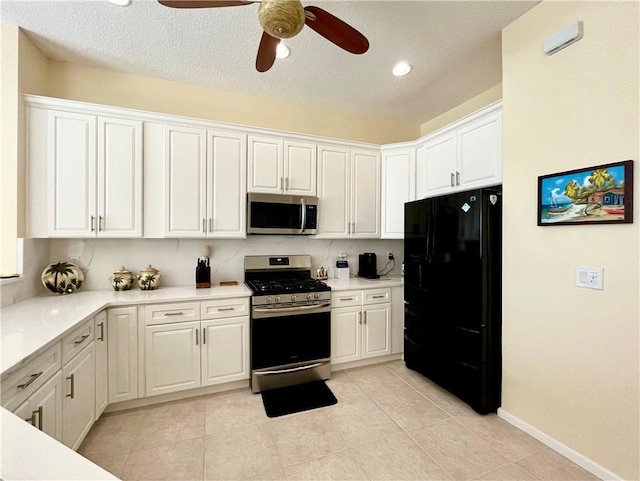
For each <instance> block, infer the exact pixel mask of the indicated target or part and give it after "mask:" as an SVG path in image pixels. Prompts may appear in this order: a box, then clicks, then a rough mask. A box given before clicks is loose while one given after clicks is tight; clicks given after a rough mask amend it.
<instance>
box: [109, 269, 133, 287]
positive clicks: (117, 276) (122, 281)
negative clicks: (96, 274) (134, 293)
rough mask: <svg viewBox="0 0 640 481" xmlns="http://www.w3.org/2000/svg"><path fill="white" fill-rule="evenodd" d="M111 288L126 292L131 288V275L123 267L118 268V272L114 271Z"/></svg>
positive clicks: (110, 278)
mask: <svg viewBox="0 0 640 481" xmlns="http://www.w3.org/2000/svg"><path fill="white" fill-rule="evenodd" d="M109 280H110V281H111V286H113V289H114V290H116V291H128V290H129V289H131V286H133V273H132V272H131V271H130V270H129V269H127V268H126V267H125V266H122V267H120V270H118V271H115V272H114V273H113V275H112V276H111V277H109Z"/></svg>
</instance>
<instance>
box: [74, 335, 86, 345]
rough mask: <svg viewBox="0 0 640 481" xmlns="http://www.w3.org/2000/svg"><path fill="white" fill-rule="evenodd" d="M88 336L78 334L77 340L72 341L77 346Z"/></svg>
mask: <svg viewBox="0 0 640 481" xmlns="http://www.w3.org/2000/svg"><path fill="white" fill-rule="evenodd" d="M88 337H89V334H85V335H84V336H80V339H78V340H77V341H73V343H74V344H75V345H76V346H77V345H78V344H82V343H83V342H84V341H86V340H87V338H88Z"/></svg>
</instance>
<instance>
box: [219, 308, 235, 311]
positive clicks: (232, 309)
mask: <svg viewBox="0 0 640 481" xmlns="http://www.w3.org/2000/svg"><path fill="white" fill-rule="evenodd" d="M235 310H236V308H235V307H218V311H235Z"/></svg>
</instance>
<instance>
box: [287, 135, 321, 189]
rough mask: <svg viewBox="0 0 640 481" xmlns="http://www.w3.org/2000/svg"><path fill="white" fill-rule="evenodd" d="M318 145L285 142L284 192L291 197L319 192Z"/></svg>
mask: <svg viewBox="0 0 640 481" xmlns="http://www.w3.org/2000/svg"><path fill="white" fill-rule="evenodd" d="M317 170H318V169H317V161H316V144H312V143H308V142H297V141H296V142H294V141H291V140H285V141H284V173H283V175H284V191H285V193H286V194H291V195H312V196H315V195H316V192H317V185H316V175H317Z"/></svg>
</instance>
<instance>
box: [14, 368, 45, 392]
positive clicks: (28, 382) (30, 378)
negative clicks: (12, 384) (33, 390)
mask: <svg viewBox="0 0 640 481" xmlns="http://www.w3.org/2000/svg"><path fill="white" fill-rule="evenodd" d="M42 374H44V371H40V372H37V373H35V374H31V376H29V379H28V380H27V382H23V383H22V384H18V389H25V388H27V387H29V384H31V383H32V382H33V381H35V380H36V379H38V378H39V377H40V376H42Z"/></svg>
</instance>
